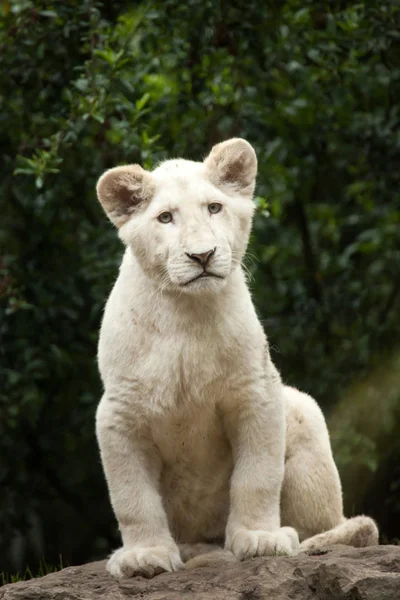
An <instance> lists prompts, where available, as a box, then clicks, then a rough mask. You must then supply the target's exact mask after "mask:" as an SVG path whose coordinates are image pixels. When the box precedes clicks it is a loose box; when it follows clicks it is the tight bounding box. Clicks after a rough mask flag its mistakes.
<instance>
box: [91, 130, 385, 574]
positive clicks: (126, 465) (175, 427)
mask: <svg viewBox="0 0 400 600" xmlns="http://www.w3.org/2000/svg"><path fill="white" fill-rule="evenodd" d="M256 171H257V159H256V155H255V152H254V150H253V148H252V147H251V146H250V144H248V143H247V142H246V141H245V140H242V139H231V140H228V141H226V142H223V143H221V144H218V145H216V146H214V148H213V149H212V151H211V153H210V155H209V156H208V157H207V158H206V159H205V160H204V162H192V161H188V160H181V159H178V160H170V161H167V162H164V163H163V164H161V165H160V166H159V167H158V168H156V169H155V170H154V171H153V172H151V173H150V172H147V171H144V170H143V169H142V168H141V167H140V166H138V165H130V166H125V167H117V168H115V169H110V170H109V171H107V172H106V173H104V175H103V176H102V177H101V178H100V180H99V182H98V185H97V193H98V197H99V200H100V202H101V204H102V206H103V207H104V209H105V211H106V213H107V215H108V216H109V218H110V219H111V221H112V222H113V223H114V224H115V225H116V226H117V227H118V228H119V236H120V238H121V239H122V240H123V242H124V243H125V245H126V252H125V256H124V259H123V261H122V265H121V269H120V273H119V276H118V279H117V281H116V283H115V286H114V289H113V290H112V292H111V295H110V297H109V299H108V302H107V306H106V309H105V314H104V320H103V324H102V327H101V333H100V343H99V355H98V359H99V366H100V372H101V377H102V380H103V384H104V396H103V398H102V400H101V402H100V405H99V408H98V411H97V436H98V441H99V445H100V450H101V458H102V462H103V466H104V471H105V475H106V478H107V482H108V487H109V491H110V497H111V502H112V505H113V508H114V512H115V515H116V517H117V519H118V523H119V527H120V530H121V535H122V540H123V546H122V548H120V549H119V550H117V551H116V552H115V553H114V554H113V555H112V556H111V558H110V559H109V562H108V570H109V571H110V573H111V574H112V575H114V576H116V577H122V576H132V575H135V574H145V575H147V576H153V575H154V574H156V573H159V572H161V571H175V570H177V569H179V568H180V567H181V566H182V560H181V555H180V549H179V546H178V543H181V542H185V543H186V544H187V543H189V544H192V543H196V542H217V541H218V540H221V541H222V540H224V543H225V548H226V549H227V550H230V551H231V552H232V553H233V554H234V555H235V557H237V558H238V559H245V558H248V557H253V556H263V555H269V554H275V553H285V554H292V553H295V552H296V551H297V550H298V548H299V538H300V540H305V541H303V542H302V544H301V547H302V548H304V549H318V548H323V547H325V546H327V545H329V544H332V543H345V544H352V545H356V546H362V545H368V544H376V543H377V541H378V533H377V528H376V526H375V524H374V522H373V521H372V520H371V519H369V518H368V517H355V518H354V519H350V520H346V519H344V517H343V512H342V496H341V488H340V482H339V476H338V473H337V470H336V467H335V464H334V462H333V458H332V453H331V448H330V443H329V437H328V432H327V429H326V425H325V421H324V418H323V416H322V413H321V411H320V409H319V408H318V406H317V404H316V403H315V401H314V400H313V399H312V398H310V397H309V396H307V395H306V394H303V393H301V392H299V391H297V390H295V389H293V388H287V387H284V386H283V385H282V382H281V379H280V376H279V373H278V372H277V370H276V368H275V367H274V365H273V363H272V360H271V357H270V353H269V350H268V344H267V341H266V337H265V334H264V331H263V328H262V326H261V324H260V322H259V320H258V318H257V315H256V312H255V310H254V307H253V303H252V301H251V297H250V294H249V291H248V289H247V286H246V281H245V277H244V274H243V270H242V267H241V261H242V259H243V256H244V254H245V251H246V246H247V243H248V238H249V233H250V229H251V222H252V215H253V211H254V205H253V203H252V195H253V191H254V186H255V178H256Z"/></svg>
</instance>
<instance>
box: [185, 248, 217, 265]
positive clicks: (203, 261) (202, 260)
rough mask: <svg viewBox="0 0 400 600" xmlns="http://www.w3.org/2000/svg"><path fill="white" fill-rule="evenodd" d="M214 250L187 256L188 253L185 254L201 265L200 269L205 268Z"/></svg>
mask: <svg viewBox="0 0 400 600" xmlns="http://www.w3.org/2000/svg"><path fill="white" fill-rule="evenodd" d="M215 250H216V248H214V249H213V250H208V252H200V253H199V254H189V253H188V252H186V254H187V255H188V257H189V258H191V259H192V260H195V261H196V262H198V263H199V264H200V265H202V267H205V266H206V265H207V263H208V261H209V260H210V258H211V257H212V255H213V254H215Z"/></svg>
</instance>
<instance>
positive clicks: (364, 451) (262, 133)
mask: <svg viewBox="0 0 400 600" xmlns="http://www.w3.org/2000/svg"><path fill="white" fill-rule="evenodd" d="M0 69H1V80H0V215H1V216H0V246H1V253H0V311H1V312H0V486H1V489H0V557H1V558H0V563H1V564H0V572H1V571H3V570H4V571H7V572H9V573H14V572H16V571H18V570H24V569H25V566H26V565H29V566H30V567H31V569H32V570H33V571H34V570H35V568H36V566H37V564H38V563H39V561H40V560H41V559H44V560H45V561H46V562H47V563H49V564H58V562H59V557H60V555H61V556H62V561H63V564H64V565H65V564H77V563H82V562H84V561H89V560H93V559H97V558H103V557H104V556H105V555H106V554H107V553H108V552H109V551H110V550H111V549H112V548H114V547H116V546H117V545H118V532H117V527H116V523H115V520H114V517H113V515H112V511H111V508H110V504H109V500H108V494H107V489H106V485H105V482H104V478H103V474H102V469H101V465H100V460H99V454H98V450H97V446H96V441H95V437H94V413H95V408H96V404H97V402H98V400H99V398H100V395H101V386H100V380H99V376H98V372H97V366H96V344H97V337H98V329H99V324H100V320H101V315H102V309H103V306H104V302H105V300H106V297H107V294H108V293H109V291H110V290H111V287H112V284H113V281H114V280H115V278H116V275H117V269H118V265H119V262H120V258H121V254H122V251H123V248H122V245H121V243H120V242H119V241H118V239H117V236H116V233H115V231H114V230H113V228H112V226H111V224H110V223H109V222H108V221H107V219H106V217H105V216H104V214H103V212H102V210H101V208H100V206H99V204H98V202H97V200H96V196H95V183H96V180H97V178H98V177H99V176H100V174H101V173H102V172H103V171H104V169H106V168H108V167H112V166H116V165H117V164H121V163H131V162H138V163H140V164H142V165H143V166H145V167H146V168H152V167H153V166H154V165H155V163H157V162H158V161H159V160H160V159H163V158H165V157H167V156H168V157H177V156H184V157H186V158H192V159H195V160H199V159H200V158H201V157H203V156H205V155H206V154H207V152H208V151H209V149H210V148H211V146H212V145H213V144H214V143H216V142H219V141H221V140H224V139H226V138H229V137H232V136H242V137H245V138H246V139H247V140H248V141H249V142H251V143H252V144H253V145H254V147H255V148H256V150H257V153H258V157H259V168H260V170H259V177H258V185H257V191H256V194H257V197H256V203H257V205H258V212H257V215H256V219H255V225H254V230H253V235H252V240H251V247H250V249H249V256H248V258H247V260H246V265H247V268H248V270H249V271H250V274H251V279H250V286H251V289H252V291H253V296H254V300H255V303H256V306H257V309H258V313H259V315H260V318H261V319H262V321H263V323H264V325H265V329H266V331H267V333H268V337H269V340H270V343H271V345H272V348H273V350H272V355H273V359H274V360H275V362H276V364H277V365H278V367H279V368H280V370H281V372H282V375H283V377H284V379H285V381H286V382H288V383H290V384H292V385H295V386H298V387H300V388H301V389H303V390H305V391H307V392H309V393H310V394H312V395H314V396H315V397H316V398H317V400H318V402H319V403H320V405H321V407H322V409H323V411H324V413H325V415H326V417H327V419H328V423H329V427H330V431H331V435H332V444H333V448H334V454H335V459H336V462H337V464H338V467H339V469H340V473H341V476H342V481H343V488H344V499H345V506H346V514H347V515H353V514H357V513H360V512H363V511H365V512H367V513H368V514H370V515H372V516H373V517H374V518H376V519H377V521H378V523H379V526H380V530H381V535H382V541H383V542H385V543H387V542H390V543H398V542H399V538H400V436H399V431H400V318H399V308H400V268H399V265H400V168H399V164H400V162H399V161H400V127H399V124H400V105H399V98H400V6H399V3H398V2H395V1H389V0H379V1H374V0H370V1H365V2H362V1H361V2H344V1H340V0H335V1H331V2H319V1H315V0H313V1H311V0H302V1H299V0H290V1H286V2H279V1H264V2H261V0H246V2H240V1H239V0H237V1H236V0H226V1H224V0H186V1H185V2H182V0H159V1H157V0H154V1H151V0H150V1H148V2H119V1H116V0H114V1H111V0H108V1H100V0H99V1H97V0H79V1H78V0H76V1H74V0H69V1H66V0H65V1H61V0H60V1H53V2H46V1H43V0H40V1H39V0H36V1H34V2H33V1H30V0H14V1H11V0H8V1H7V0H2V1H1V2H0Z"/></svg>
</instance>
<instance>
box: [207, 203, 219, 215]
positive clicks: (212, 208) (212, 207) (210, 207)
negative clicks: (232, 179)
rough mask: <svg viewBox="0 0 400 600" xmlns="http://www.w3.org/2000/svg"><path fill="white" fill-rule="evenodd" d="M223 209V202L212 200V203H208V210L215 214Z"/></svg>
mask: <svg viewBox="0 0 400 600" xmlns="http://www.w3.org/2000/svg"><path fill="white" fill-rule="evenodd" d="M221 209H222V204H219V203H218V202H212V203H211V204H209V205H208V211H209V212H210V213H211V214H212V215H215V214H216V213H219V211H220V210H221Z"/></svg>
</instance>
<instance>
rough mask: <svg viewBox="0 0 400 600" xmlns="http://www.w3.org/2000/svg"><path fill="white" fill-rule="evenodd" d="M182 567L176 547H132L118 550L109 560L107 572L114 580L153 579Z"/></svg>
mask: <svg viewBox="0 0 400 600" xmlns="http://www.w3.org/2000/svg"><path fill="white" fill-rule="evenodd" d="M182 566H183V563H182V561H181V557H180V554H179V550H178V548H177V547H176V546H172V545H171V546H150V547H145V546H133V547H131V548H125V547H122V548H119V550H116V551H115V552H114V553H113V554H112V555H111V556H110V558H109V560H108V563H107V570H108V572H109V573H110V574H111V575H112V576H113V577H116V578H118V579H119V578H121V577H134V576H135V575H142V576H143V577H154V575H159V574H160V573H163V572H164V571H178V570H179V569H180V568H181V567H182Z"/></svg>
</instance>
